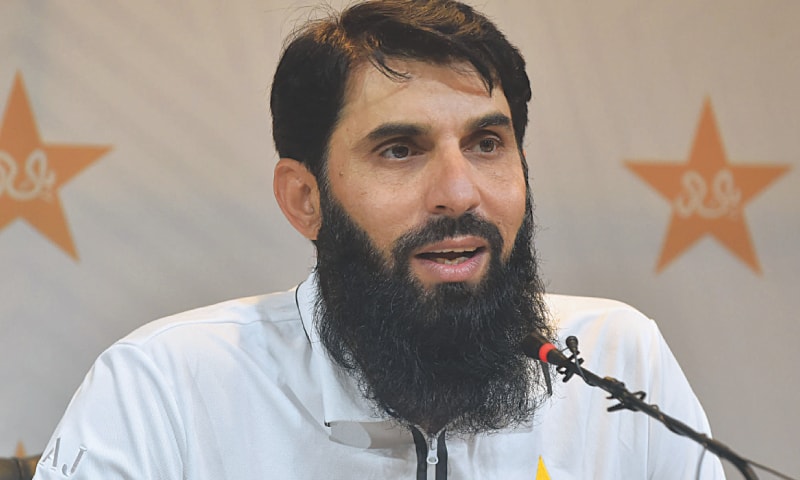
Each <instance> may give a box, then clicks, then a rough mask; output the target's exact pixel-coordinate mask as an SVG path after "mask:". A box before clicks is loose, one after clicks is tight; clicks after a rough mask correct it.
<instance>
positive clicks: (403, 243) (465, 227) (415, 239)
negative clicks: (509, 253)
mask: <svg viewBox="0 0 800 480" xmlns="http://www.w3.org/2000/svg"><path fill="white" fill-rule="evenodd" d="M468 235H469V236H475V237H480V238H483V239H484V240H486V242H487V243H488V244H489V248H490V250H491V253H492V256H494V257H497V256H499V255H500V252H502V251H503V236H502V235H501V234H500V230H499V229H498V228H497V226H496V225H495V224H493V223H492V222H490V221H488V220H486V219H484V218H482V217H480V216H478V215H476V214H474V213H472V212H467V213H465V214H463V215H461V216H460V217H456V218H453V217H438V218H434V219H431V220H429V221H428V222H426V223H425V224H423V225H420V226H419V227H417V228H415V229H413V230H411V231H408V232H406V233H404V234H403V235H401V236H400V237H399V238H398V239H397V240H395V242H394V246H393V247H392V256H393V257H394V258H395V259H396V260H397V261H398V263H408V261H409V259H410V256H411V252H413V251H414V250H416V249H418V248H421V247H423V246H425V245H427V244H430V243H434V242H440V241H442V240H445V239H448V238H452V237H459V236H468Z"/></svg>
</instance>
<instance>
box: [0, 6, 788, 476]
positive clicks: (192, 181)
mask: <svg viewBox="0 0 800 480" xmlns="http://www.w3.org/2000/svg"><path fill="white" fill-rule="evenodd" d="M308 3H310V2H289V1H279V0H229V1H223V0H192V1H189V0H169V1H160V0H138V1H137V2H129V1H123V0H70V1H65V0H42V1H29V0H2V1H0V108H2V112H4V113H3V115H4V116H3V118H2V120H0V121H2V122H3V123H2V130H0V153H3V152H5V153H4V154H3V155H0V268H1V270H0V332H1V333H0V385H1V387H0V456H2V455H11V454H13V453H14V452H15V451H21V450H23V449H24V450H26V451H27V452H28V453H34V452H38V451H41V449H42V448H44V445H45V442H46V441H47V439H48V437H49V435H50V433H51V431H52V430H53V428H54V426H55V424H56V422H57V421H58V419H59V418H60V416H61V414H62V412H63V409H64V408H65V406H66V404H67V402H68V401H69V398H70V396H71V395H72V393H73V392H74V390H75V388H76V387H77V386H78V384H79V383H80V381H81V379H82V377H83V375H84V374H85V372H86V371H87V369H88V368H89V366H90V365H91V362H92V361H93V360H94V358H95V357H96V356H97V355H98V354H99V353H100V352H101V351H102V350H103V349H104V348H105V347H106V346H108V345H109V344H111V343H112V342H113V341H115V340H116V339H117V338H119V337H121V336H123V335H124V334H126V333H127V332H129V331H130V330H132V329H134V328H135V327H137V326H138V325H141V324H142V323H145V322H147V321H149V320H152V319H155V318H157V317H161V316H164V315H167V314H171V313H174V312H177V311H181V310H184V309H188V308H191V307H195V306H200V305H204V304H209V303H212V302H216V301H220V300H224V299H228V298H232V297H239V296H244V295H251V294H256V293H262V292H267V291H273V290H278V289H281V290H283V289H286V288H289V287H291V286H292V285H294V284H296V283H297V282H298V281H300V280H301V279H303V278H304V277H305V275H306V274H307V273H308V271H309V269H310V267H311V266H312V265H313V263H314V259H313V251H312V249H311V247H310V245H309V244H308V243H307V242H306V241H304V240H303V239H302V238H301V237H300V236H299V235H298V234H296V233H295V232H294V231H293V230H292V229H291V227H290V226H289V225H288V223H287V222H286V221H285V220H284V219H283V217H282V215H281V214H280V212H279V210H278V209H277V207H276V206H275V203H274V200H273V198H272V187H271V185H272V167H273V165H274V163H275V160H276V155H275V153H274V150H273V148H272V143H271V133H270V118H269V112H268V107H267V99H268V93H269V83H270V79H271V76H272V73H273V70H274V67H275V64H276V61H277V58H278V54H279V51H280V47H281V44H282V39H283V38H284V36H285V35H286V34H287V33H288V32H289V31H291V29H292V28H293V26H294V25H295V24H296V22H297V21H300V20H302V19H303V18H306V17H307V16H308V15H310V14H311V12H312V9H311V8H309V7H307V6H306V5H307V4H308ZM474 3H475V5H477V6H478V7H479V8H481V9H482V10H483V11H485V12H487V13H488V14H490V16H491V17H493V18H494V19H495V20H496V21H497V22H498V23H499V25H500V26H501V27H502V28H503V29H504V30H505V31H506V32H507V34H508V36H509V37H510V39H511V40H512V41H513V42H514V43H516V44H518V45H519V46H520V48H521V50H522V51H523V53H524V54H525V56H526V59H527V60H528V63H529V74H530V75H531V78H532V81H533V88H534V100H533V102H532V104H531V113H530V118H531V125H530V128H529V134H528V138H527V140H526V151H527V155H528V158H529V162H530V165H531V178H532V185H533V189H534V198H535V202H536V205H537V208H536V217H537V220H538V223H539V228H540V230H539V233H538V237H537V240H538V248H539V251H540V254H541V257H542V264H543V272H544V275H545V277H546V278H547V283H548V288H549V290H551V291H558V292H562V293H573V294H582V295H593V296H607V297H613V298H617V299H621V300H624V301H626V302H628V303H631V304H633V305H635V306H636V307H638V308H640V309H641V310H643V311H644V312H646V313H647V314H648V315H650V316H652V317H653V318H655V319H656V321H657V322H658V324H659V325H660V328H661V330H662V331H663V333H664V335H665V336H666V337H667V340H668V342H669V343H670V345H671V346H672V348H673V350H674V352H675V354H676V355H677V357H678V359H679V360H680V361H681V364H682V365H683V367H684V370H685V371H686V374H687V376H688V377H689V379H690V381H691V382H692V384H693V386H694V388H695V390H696V392H697V394H698V396H699V397H700V399H701V401H702V402H703V404H704V405H705V407H706V410H707V412H708V414H709V417H710V419H711V422H712V426H713V428H714V433H715V435H716V436H717V437H718V438H719V439H721V440H722V441H724V442H726V443H727V444H729V445H730V446H732V447H733V448H734V449H735V450H736V451H738V452H739V453H741V454H743V455H744V456H747V457H751V458H753V459H755V460H757V461H759V462H762V463H766V464H768V465H771V466H774V467H777V468H778V469H780V470H782V471H784V472H786V473H789V474H791V475H794V476H800V457H798V455H797V450H798V446H800V433H798V432H800V416H799V415H797V414H796V413H795V411H794V410H795V407H796V405H797V404H798V399H800V387H798V379H799V378H798V374H797V373H796V364H797V363H798V360H800V354H799V353H798V349H797V347H796V343H795V342H796V341H797V340H798V338H800V326H798V325H800V322H798V319H797V313H796V312H797V311H798V310H800V308H799V307H800V295H798V293H800V292H798V274H797V272H800V248H798V246H800V176H799V175H798V172H797V170H798V168H797V167H798V166H800V135H798V132H800V120H799V119H800V93H798V85H800V55H798V53H797V52H798V51H800V30H799V29H798V28H797V22H798V21H800V3H797V2H795V1H793V0H771V1H769V2H750V1H744V0H704V1H700V2H698V1H695V0H679V1H671V2H666V1H662V2H639V1H637V0H615V1H607V2H587V1H582V0H508V1H503V0H482V1H480V2H474ZM23 91H24V92H27V95H24V94H23V93H21V92H23ZM706 101H709V104H710V105H711V109H712V111H713V118H714V119H715V120H716V122H715V125H716V128H717V132H718V137H715V136H714V135H713V132H712V133H711V134H709V133H708V131H705V133H704V134H703V135H702V136H701V137H702V138H701V141H700V143H701V144H702V145H713V144H714V138H717V139H718V140H719V142H721V144H722V145H723V147H724V150H723V152H722V153H723V154H724V156H723V157H720V155H717V157H719V158H722V159H723V160H724V161H725V162H726V163H727V169H728V170H729V171H734V172H740V171H741V169H738V170H737V167H738V166H742V165H751V166H755V167H758V168H755V169H751V170H750V171H748V172H749V173H747V174H740V173H737V174H736V176H735V178H734V179H733V184H732V185H730V184H729V185H728V187H731V188H732V190H731V188H729V189H728V190H724V189H723V190H724V192H728V193H729V194H731V193H735V192H736V191H739V190H746V188H747V186H748V185H751V184H755V183H758V178H760V177H758V174H759V172H763V171H766V169H767V167H785V168H788V169H787V170H785V173H783V174H782V175H779V176H777V177H776V178H775V179H773V180H772V181H769V182H766V181H764V182H761V183H762V185H761V189H760V191H759V193H758V194H757V195H754V196H753V197H752V198H749V197H743V198H740V201H739V203H738V204H736V203H735V202H733V201H732V202H733V203H731V204H729V205H728V206H729V207H731V209H733V210H734V211H733V212H732V213H733V214H734V215H738V217H737V218H738V220H737V221H738V225H739V226H740V227H742V230H741V231H739V232H734V233H731V232H727V233H722V234H720V235H719V236H718V237H713V236H712V235H709V234H705V235H701V234H702V233H703V232H707V231H711V229H713V228H714V227H713V225H714V223H713V221H712V220H711V219H709V218H705V219H702V218H696V219H695V221H694V222H693V223H692V222H688V223H687V222H684V223H685V224H684V225H683V227H681V226H680V225H679V226H677V227H674V228H671V227H670V219H671V218H672V216H673V211H674V204H675V198H672V197H670V198H668V196H664V195H661V194H659V193H658V190H657V189H656V188H655V186H653V185H651V183H648V182H647V181H646V180H645V178H643V177H642V176H639V175H637V174H636V173H635V172H634V171H633V170H632V169H631V168H629V167H628V163H626V162H641V163H648V164H650V163H654V162H661V163H665V164H669V165H672V170H675V171H678V173H681V174H685V173H686V172H687V171H690V170H691V171H695V170H698V169H700V166H701V165H710V162H711V160H709V159H710V158H711V157H713V156H714V155H713V154H712V153H713V152H712V153H709V152H708V151H707V150H702V151H699V153H698V154H697V155H696V157H697V158H696V159H695V160H696V162H697V163H692V164H688V163H687V162H689V159H690V156H691V151H692V145H693V144H694V142H695V136H696V134H697V133H698V124H699V122H700V118H701V113H702V112H703V106H704V104H705V102H706ZM12 104H13V105H14V108H10V107H9V106H10V105H12ZM28 107H29V109H28ZM26 111H30V112H31V113H32V117H26V116H25V112H26ZM26 118H28V120H29V121H27V122H26V120H25V119H26ZM32 125H35V128H36V131H35V132H34V131H33V130H32V128H33V127H31V126H32ZM712 130H713V129H712ZM37 132H38V133H37ZM37 134H38V139H37V136H36V135H37ZM26 139H27V140H26ZM37 141H38V143H37ZM26 142H27V143H26ZM23 144H24V145H28V144H30V145H33V144H36V146H38V147H39V148H40V150H41V152H44V154H43V157H44V158H45V159H46V160H47V164H46V165H44V164H42V163H41V162H40V163H39V164H38V167H39V169H38V170H33V171H31V172H28V173H25V171H24V168H25V161H26V160H27V158H23V157H24V154H17V153H14V152H16V149H19V148H22V147H20V145H23ZM87 147H93V148H95V150H86V148H87ZM104 148H108V150H107V151H106V150H103V149H104ZM87 151H88V152H89V153H91V152H92V151H93V152H95V153H94V154H92V155H93V156H92V155H90V154H89V153H86V152H87ZM718 153H719V152H718ZM90 157H91V158H90ZM715 158H716V157H715ZM719 158H717V159H718V160H719ZM39 159H40V160H41V157H40V158H39ZM81 159H83V160H81ZM71 162H72V163H71ZM75 162H78V163H75ZM81 162H82V163H81ZM12 164H13V165H12ZM78 164H80V166H81V167H85V168H77V167H76V168H74V170H76V171H75V172H74V176H72V177H69V175H70V172H69V168H70V165H78ZM84 164H85V165H84ZM14 167H16V168H17V169H18V171H17V172H16V173H13V171H12V170H13V168H14ZM48 172H49V173H50V174H52V176H50V177H48V175H47V174H48ZM48 178H50V179H51V180H53V181H52V182H51V183H50V184H49V187H48V186H47V184H46V182H44V180H47V179H48ZM655 178H656V179H655V180H654V181H655V182H656V183H658V182H661V183H662V184H666V182H667V180H666V178H667V176H664V175H662V176H660V177H659V176H658V175H656V176H655ZM37 180H38V181H39V182H38V183H37ZM707 183H708V185H709V186H711V182H710V180H709V181H708V182H707ZM724 186H725V185H723V187H724ZM36 188H40V190H41V191H37V192H38V193H39V194H40V195H39V196H35V198H31V199H27V198H26V197H25V195H22V194H21V193H20V192H23V193H24V192H26V191H27V192H33V191H34V190H36ZM737 189H738V190H737ZM34 193H36V192H34ZM709 195H710V194H709ZM28 196H33V193H32V194H31V195H28ZM720 198H727V199H729V200H730V199H732V198H733V199H734V200H735V195H734V196H731V195H727V196H724V195H723V196H718V197H713V195H711V196H709V197H708V198H706V199H705V200H706V204H704V205H705V206H714V204H713V201H714V200H719V199H720ZM684 200H686V199H685V198H684ZM716 206H717V207H719V204H716ZM737 208H738V210H737ZM728 213H731V212H728ZM679 223H680V222H679ZM690 223H691V224H692V225H694V228H697V229H699V230H697V231H698V232H699V233H698V235H699V239H698V240H697V241H696V242H694V243H692V244H691V245H689V246H688V248H686V249H684V250H682V251H680V252H678V253H677V254H676V255H674V256H673V258H672V259H671V261H669V262H668V263H667V264H666V265H665V266H663V268H660V269H659V270H657V269H656V265H657V262H658V259H659V257H660V255H661V250H662V247H663V246H664V245H665V242H667V240H668V239H671V241H674V240H676V239H679V238H683V237H682V235H686V232H687V231H689V230H688V228H689V227H687V225H689V224H690ZM65 227H66V229H65ZM703 229H705V230H703ZM742 231H744V232H749V233H748V234H743V233H742ZM65 232H68V233H65ZM748 241H749V243H750V245H751V246H752V253H753V255H754V257H753V258H754V259H755V260H756V261H757V265H758V268H756V267H755V266H754V265H755V264H753V262H750V263H749V264H748V263H747V262H745V261H743V259H742V258H741V256H737V252H739V253H741V252H742V251H744V248H745V247H744V245H746V244H747V243H748ZM726 242H727V243H726ZM583 353H584V355H585V356H591V355H601V354H602V352H583ZM598 373H602V372H598ZM631 387H635V386H631ZM587 388H588V387H587ZM597 414H598V415H604V414H605V413H604V412H598V413H597ZM20 447H21V448H20ZM679 460H680V459H676V461H679ZM727 470H728V471H729V472H733V470H731V469H727ZM730 476H731V478H738V476H737V474H735V473H731V475H730ZM762 478H771V477H769V476H767V475H766V474H764V475H763V476H762Z"/></svg>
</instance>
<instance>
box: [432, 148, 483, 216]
mask: <svg viewBox="0 0 800 480" xmlns="http://www.w3.org/2000/svg"><path fill="white" fill-rule="evenodd" d="M432 160H433V161H432V162H431V165H430V167H431V168H430V178H429V181H428V192H427V199H426V203H427V207H428V211H429V212H430V213H433V214H437V215H447V216H451V217H459V216H461V215H462V214H464V213H466V212H470V211H474V210H476V209H477V208H478V206H479V205H480V203H481V197H480V190H479V188H478V184H477V182H476V180H477V177H476V175H477V172H476V171H475V169H474V166H473V165H472V163H471V162H470V160H469V159H468V158H467V157H466V156H465V155H464V152H462V151H461V149H460V148H456V147H454V148H450V149H447V150H445V151H442V152H440V153H439V154H438V155H436V156H435V157H434V158H433V159H432Z"/></svg>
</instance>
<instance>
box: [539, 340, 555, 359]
mask: <svg viewBox="0 0 800 480" xmlns="http://www.w3.org/2000/svg"><path fill="white" fill-rule="evenodd" d="M551 350H556V346H555V345H553V344H552V343H545V344H544V345H542V347H541V348H539V360H541V361H542V362H544V363H550V362H549V361H548V360H547V354H548V353H550V351H551Z"/></svg>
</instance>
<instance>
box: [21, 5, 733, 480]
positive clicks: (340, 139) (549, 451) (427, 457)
mask: <svg viewBox="0 0 800 480" xmlns="http://www.w3.org/2000/svg"><path fill="white" fill-rule="evenodd" d="M530 95H531V92H530V87H529V82H528V78H527V75H526V73H525V64H524V61H523V59H522V57H521V56H520V54H519V52H518V51H517V50H516V49H515V48H514V47H512V46H511V45H510V44H509V43H508V42H507V41H506V39H505V38H504V36H503V35H502V34H501V33H500V32H499V31H498V30H497V29H496V27H495V26H494V25H493V24H492V23H490V22H489V21H488V20H487V19H486V18H484V17H483V16H482V15H480V14H478V13H477V12H475V11H473V10H472V9H471V8H470V7H468V6H465V5H463V4H460V3H457V2H453V1H449V0H430V1H410V0H389V1H373V2H368V3H364V4H360V5H356V6H353V7H351V8H349V9H348V10H346V11H345V12H344V13H342V14H341V16H339V17H335V18H331V19H327V20H323V21H319V22H313V23H311V24H309V25H307V26H306V27H304V28H303V29H302V30H300V31H299V32H298V33H297V34H296V35H295V37H294V38H293V40H292V41H291V42H290V43H289V44H288V46H287V48H286V50H285V52H284V54H283V56H282V58H281V61H280V64H279V66H278V69H277V72H276V74H275V79H274V82H273V89H272V97H271V108H272V113H273V134H274V138H275V144H276V148H277V150H278V152H279V154H280V157H281V159H280V161H279V162H278V164H277V166H276V168H275V177H274V190H275V195H276V198H277V201H278V203H279V205H280V207H281V209H282V211H283V212H284V214H285V216H286V218H287V219H288V220H289V221H290V222H291V224H292V225H293V226H294V227H295V228H296V229H297V230H298V231H299V232H300V233H302V234H303V235H304V236H305V237H307V238H308V239H310V240H312V241H313V242H314V243H315V245H316V247H317V254H318V256H317V267H316V269H315V271H314V273H312V275H311V276H310V277H309V278H308V279H307V280H306V281H305V282H303V283H302V284H301V285H300V286H299V287H298V288H296V289H294V290H292V291H290V292H286V293H279V294H273V295H266V296H261V297H255V298H249V299H241V300H235V301H231V302H227V303H223V304H220V305H215V306H211V307H206V308H203V309H198V310H195V311H192V312H187V313H183V314H180V315H177V316H174V317H171V318H166V319H163V320H160V321H157V322H154V323H151V324H149V325H146V326H144V327H142V328H140V329H139V330H137V331H136V332H134V333H132V334H131V335H129V336H128V337H126V338H125V339H123V340H121V341H120V342H118V343H117V344H115V345H114V346H112V347H111V348H110V349H109V350H107V351H106V352H105V353H103V355H101V357H100V358H99V359H98V360H97V362H96V364H95V365H94V367H93V368H92V370H91V372H90V373H89V375H88V376H87V378H86V380H85V381H84V384H83V385H82V386H81V388H80V389H79V391H78V393H76V395H75V397H74V399H73V401H72V402H71V404H70V406H69V407H68V409H67V412H66V414H65V416H64V419H63V420H62V422H61V423H60V425H59V426H58V428H57V430H56V432H55V434H54V436H53V439H52V440H51V442H50V444H49V445H48V447H47V449H46V450H45V454H44V455H43V457H42V460H41V461H40V464H39V468H38V472H37V477H36V478H37V479H55V478H64V477H71V478H84V479H98V478H102V479H116V478H126V479H192V480H197V479H209V480H211V479H214V480H219V479H241V478H298V479H306V478H308V479H311V478H326V479H328V478H359V479H384V478H409V479H412V478H416V479H429V478H436V479H444V478H458V479H467V478H476V479H477V478H480V479H486V478H497V479H517V478H519V479H522V478H525V479H532V478H536V479H541V478H553V479H566V478H569V479H587V478H599V479H612V478H613V479H620V478H624V479H635V478H641V479H644V478H658V479H677V478H695V475H696V474H698V475H700V477H701V478H722V473H721V468H720V465H719V463H718V462H717V461H716V460H715V459H712V458H707V459H705V460H704V461H702V462H700V459H701V458H702V457H701V456H702V452H701V449H700V448H699V447H697V446H696V445H694V444H693V443H692V442H691V441H689V440H687V439H684V438H680V437H677V436H675V435H674V434H672V433H670V432H669V431H667V430H666V428H664V427H662V426H660V425H658V424H654V423H653V422H651V421H650V420H649V419H648V417H645V416H643V415H642V414H636V413H633V412H620V413H615V414H609V413H606V412H605V408H606V407H607V406H609V405H608V402H607V400H605V398H604V395H603V394H602V392H599V391H597V390H593V389H590V388H589V387H587V386H585V385H580V384H578V383H577V382H572V383H570V384H566V385H562V384H554V385H553V386H552V393H550V392H548V390H549V388H548V382H547V379H548V378H549V375H550V373H551V372H549V371H547V370H546V367H543V366H542V365H540V364H538V363H536V362H535V361H533V360H530V359H527V358H526V357H524V355H522V354H521V352H520V347H519V345H520V342H521V340H522V339H523V338H524V337H525V335H526V334H528V333H529V332H532V331H536V332H539V333H540V334H542V335H544V336H547V337H550V338H555V337H558V338H564V337H566V336H567V335H576V336H578V338H580V339H581V341H582V345H583V347H582V349H583V350H584V351H587V352H592V356H591V357H590V358H589V361H587V363H586V366H587V367H589V368H590V369H592V370H595V371H598V372H601V373H603V374H609V375H612V376H615V377H617V378H619V379H621V380H623V381H625V382H627V383H628V384H629V385H632V386H634V388H636V389H642V390H644V391H646V392H647V393H648V395H649V400H651V401H653V402H655V403H658V404H659V405H660V406H661V407H662V408H663V409H664V410H665V411H666V412H669V413H671V414H672V415H675V416H676V417H678V418H680V419H681V420H682V421H684V422H687V423H688V424H690V425H693V426H694V427H695V428H697V429H698V430H701V431H708V424H707V421H706V419H705V415H704V413H703V411H702V409H701V407H700V405H699V403H698V402H697V399H696V398H695V396H694V394H693V393H692V391H691V389H690V387H689V385H688V383H687V382H686V379H685V377H684V376H683V374H682V372H681V371H680V368H679V367H678V365H677V363H676V362H675V359H674V358H673V357H672V354H671V353H670V351H669V349H668V348H667V346H666V345H665V343H664V341H663V338H662V337H661V335H660V334H659V333H658V330H657V328H656V327H655V325H654V324H653V322H651V321H650V320H648V319H646V318H645V317H643V316H642V315H641V314H639V313H638V312H636V311H635V310H633V309H631V308H630V307H627V306H625V305H623V304H620V303H617V302H613V301H608V300H598V299H582V298H570V297H558V296H552V295H545V294H544V292H543V289H542V286H541V282H540V280H539V278H538V276H537V272H536V261H535V258H534V253H533V248H532V245H531V239H532V229H533V220H532V213H531V208H532V206H531V200H530V191H529V186H528V181H527V165H526V162H525V158H524V155H523V150H522V141H523V137H524V133H525V127H526V124H527V102H528V100H529V99H530ZM698 469H699V470H698Z"/></svg>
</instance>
